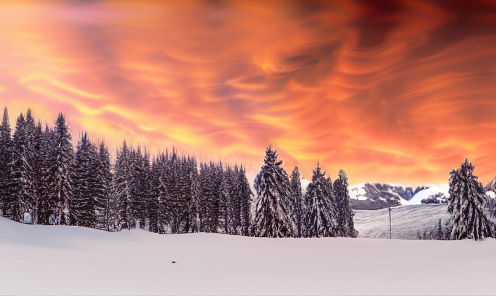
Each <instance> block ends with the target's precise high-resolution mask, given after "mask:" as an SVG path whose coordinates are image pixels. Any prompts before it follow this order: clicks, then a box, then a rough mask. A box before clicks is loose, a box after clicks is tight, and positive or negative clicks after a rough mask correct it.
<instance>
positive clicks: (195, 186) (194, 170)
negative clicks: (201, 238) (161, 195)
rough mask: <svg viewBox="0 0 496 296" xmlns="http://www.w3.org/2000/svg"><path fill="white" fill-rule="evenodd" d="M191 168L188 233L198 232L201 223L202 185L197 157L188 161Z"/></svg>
mask: <svg viewBox="0 0 496 296" xmlns="http://www.w3.org/2000/svg"><path fill="white" fill-rule="evenodd" d="M188 168H189V178H190V182H189V186H190V190H189V191H190V199H189V204H188V214H189V217H188V227H187V231H191V232H198V229H199V222H198V209H199V199H200V197H199V196H200V183H199V180H198V167H197V162H196V158H195V157H190V158H189V159H188Z"/></svg>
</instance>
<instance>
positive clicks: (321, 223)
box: [305, 164, 336, 237]
mask: <svg viewBox="0 0 496 296" xmlns="http://www.w3.org/2000/svg"><path fill="white" fill-rule="evenodd" d="M331 184H332V182H331V181H330V178H329V179H326V178H325V172H322V170H321V168H320V166H319V164H317V168H315V170H313V174H312V182H310V184H308V188H307V190H306V193H305V205H306V206H305V208H306V214H305V226H306V227H305V229H306V236H307V237H333V236H336V232H335V226H336V221H335V220H336V217H335V216H336V214H335V208H334V205H333V193H332V186H331Z"/></svg>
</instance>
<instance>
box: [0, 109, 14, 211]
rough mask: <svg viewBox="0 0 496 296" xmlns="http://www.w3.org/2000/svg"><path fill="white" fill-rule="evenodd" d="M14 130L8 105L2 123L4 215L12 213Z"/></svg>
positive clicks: (0, 191)
mask: <svg viewBox="0 0 496 296" xmlns="http://www.w3.org/2000/svg"><path fill="white" fill-rule="evenodd" d="M12 153H13V144H12V130H11V128H10V122H9V112H8V110H7V107H5V109H4V111H3V119H2V124H1V125H0V207H1V213H2V216H10V215H12V212H11V210H12V209H11V208H10V206H11V205H12V204H13V201H14V199H13V192H12Z"/></svg>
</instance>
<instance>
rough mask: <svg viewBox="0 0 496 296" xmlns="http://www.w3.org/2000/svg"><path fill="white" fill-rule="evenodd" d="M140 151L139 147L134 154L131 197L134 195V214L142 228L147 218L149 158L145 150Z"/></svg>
mask: <svg viewBox="0 0 496 296" xmlns="http://www.w3.org/2000/svg"><path fill="white" fill-rule="evenodd" d="M144 150H145V151H144V153H142V152H141V148H140V147H138V150H137V151H136V152H135V154H134V159H133V162H134V170H133V171H134V174H133V182H132V183H133V193H132V195H133V197H134V202H133V204H134V210H135V211H134V213H135V214H134V216H135V218H136V220H137V221H140V227H141V228H144V227H145V224H146V220H147V216H148V213H147V208H146V203H147V201H148V200H149V195H150V170H151V167H150V158H149V156H148V153H147V152H146V147H145V149H144Z"/></svg>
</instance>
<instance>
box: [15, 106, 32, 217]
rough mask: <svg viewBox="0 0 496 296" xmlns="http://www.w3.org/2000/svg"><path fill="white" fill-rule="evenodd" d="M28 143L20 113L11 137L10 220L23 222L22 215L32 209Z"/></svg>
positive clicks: (22, 117) (22, 116)
mask: <svg viewBox="0 0 496 296" xmlns="http://www.w3.org/2000/svg"><path fill="white" fill-rule="evenodd" d="M29 153H30V151H29V142H28V137H27V133H26V120H25V119H24V115H23V114H22V113H21V114H20V115H19V117H17V122H16V129H15V132H14V137H13V155H12V190H13V200H12V201H11V204H10V206H9V207H10V208H11V209H12V219H13V220H15V221H19V222H23V221H24V214H25V213H30V212H31V211H32V209H33V208H34V192H33V190H34V188H33V184H32V183H30V181H31V176H29V174H30V173H31V167H30V164H29V159H30V155H29Z"/></svg>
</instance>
